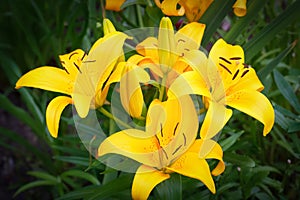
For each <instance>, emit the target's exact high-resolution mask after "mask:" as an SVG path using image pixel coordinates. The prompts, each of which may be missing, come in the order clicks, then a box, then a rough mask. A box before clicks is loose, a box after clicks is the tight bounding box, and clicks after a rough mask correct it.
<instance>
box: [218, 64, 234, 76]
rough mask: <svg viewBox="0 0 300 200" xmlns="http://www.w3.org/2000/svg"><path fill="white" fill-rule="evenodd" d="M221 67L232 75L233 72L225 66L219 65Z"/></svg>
mask: <svg viewBox="0 0 300 200" xmlns="http://www.w3.org/2000/svg"><path fill="white" fill-rule="evenodd" d="M219 65H220V66H221V67H223V68H224V69H225V70H226V71H227V72H228V73H229V74H232V73H231V71H230V70H229V69H228V68H227V67H226V66H225V65H223V64H221V63H219Z"/></svg>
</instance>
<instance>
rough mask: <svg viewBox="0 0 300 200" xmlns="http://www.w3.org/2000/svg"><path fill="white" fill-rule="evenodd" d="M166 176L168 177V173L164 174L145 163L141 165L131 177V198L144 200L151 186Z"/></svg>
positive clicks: (151, 188)
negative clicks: (132, 177)
mask: <svg viewBox="0 0 300 200" xmlns="http://www.w3.org/2000/svg"><path fill="white" fill-rule="evenodd" d="M168 178H170V175H169V174H165V173H163V172H161V171H158V170H156V169H154V168H152V167H148V166H146V165H141V166H140V167H139V168H138V170H137V171H136V174H135V176H134V179H133V183H132V198H133V199H139V200H143V199H145V200H146V199H147V198H148V197H149V195H150V193H151V191H152V190H153V188H154V187H155V186H156V185H158V184H159V183H161V182H163V181H164V180H167V179H168Z"/></svg>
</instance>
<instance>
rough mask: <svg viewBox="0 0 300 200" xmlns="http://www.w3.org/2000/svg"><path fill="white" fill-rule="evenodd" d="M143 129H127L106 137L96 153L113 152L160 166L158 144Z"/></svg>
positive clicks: (101, 154)
mask: <svg viewBox="0 0 300 200" xmlns="http://www.w3.org/2000/svg"><path fill="white" fill-rule="evenodd" d="M145 136H147V134H146V133H145V132H144V131H141V130H137V129H127V130H124V131H120V132H118V133H114V134H113V135H111V136H109V137H108V138H106V139H105V140H104V141H103V142H102V143H101V145H100V147H99V149H98V155H99V156H103V155H105V154H109V153H115V154H119V155H123V156H126V157H128V158H131V159H134V160H136V161H138V162H140V163H143V164H145V165H148V166H153V167H161V166H160V163H159V151H158V149H159V144H158V142H157V139H156V138H155V137H154V136H153V137H148V138H147V137H145Z"/></svg>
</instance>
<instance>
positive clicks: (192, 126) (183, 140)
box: [98, 95, 225, 199]
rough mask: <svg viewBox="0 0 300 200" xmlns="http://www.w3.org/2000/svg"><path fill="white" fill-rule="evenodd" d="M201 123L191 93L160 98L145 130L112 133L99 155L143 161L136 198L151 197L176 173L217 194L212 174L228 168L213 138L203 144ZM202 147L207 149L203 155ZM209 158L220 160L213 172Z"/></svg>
mask: <svg viewBox="0 0 300 200" xmlns="http://www.w3.org/2000/svg"><path fill="white" fill-rule="evenodd" d="M198 124H199V122H198V117H197V113H196V110H195V107H194V103H193V101H192V100H191V98H190V97H189V96H188V95H185V96H182V97H180V98H178V99H175V100H167V101H164V102H161V101H159V100H158V99H156V100H154V101H153V102H152V103H151V105H150V106H149V109H148V113H147V118H146V126H145V131H143V130H138V129H126V130H122V131H120V132H117V133H114V134H112V135H111V136H109V137H108V138H106V139H105V140H104V141H103V142H102V143H101V144H100V146H99V149H98V155H99V156H104V155H106V154H119V155H122V156H126V157H128V158H131V159H133V160H135V161H137V162H139V163H140V164H141V165H140V167H139V168H138V169H137V171H136V174H135V177H134V180H133V183H132V197H133V199H147V198H148V196H149V194H150V192H151V191H152V190H153V188H154V187H155V186H156V185H157V184H159V183H160V182H162V181H164V180H167V179H169V178H170V176H171V174H172V173H179V174H182V175H184V176H188V177H191V178H195V179H198V180H200V181H202V182H203V183H204V184H205V185H206V186H207V187H208V189H209V190H210V191H211V192H212V193H215V185H214V181H213V179H212V176H211V174H213V175H219V174H221V173H222V172H223V171H224V169H225V165H224V162H223V160H222V156H223V152H222V149H221V147H220V146H219V145H218V144H217V143H216V142H214V141H212V140H211V141H210V143H209V145H208V143H206V146H205V147H203V140H202V139H196V137H197V132H198ZM201 148H205V149H206V150H207V151H206V152H205V153H203V154H202V155H201V156H199V151H200V149H201ZM202 152H204V151H202ZM206 159H217V160H219V164H218V165H217V166H216V168H215V169H214V170H213V171H212V172H211V171H210V168H209V165H208V163H207V161H206Z"/></svg>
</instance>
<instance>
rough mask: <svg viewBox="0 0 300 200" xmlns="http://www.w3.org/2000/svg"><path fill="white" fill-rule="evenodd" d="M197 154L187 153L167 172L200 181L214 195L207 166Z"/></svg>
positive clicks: (212, 183) (213, 185)
mask: <svg viewBox="0 0 300 200" xmlns="http://www.w3.org/2000/svg"><path fill="white" fill-rule="evenodd" d="M198 155H199V154H198V153H194V152H190V151H187V152H186V153H184V154H183V155H182V156H181V157H180V158H179V159H178V160H176V161H175V162H174V163H173V164H172V165H171V166H170V167H167V169H168V170H170V171H173V172H176V173H179V174H182V175H184V176H188V177H191V178H195V179H198V180H200V181H201V182H203V183H204V185H206V187H207V188H208V189H209V190H210V191H211V192H212V193H216V189H215V183H214V181H213V179H212V176H211V173H210V169H209V166H208V164H207V162H206V160H205V159H201V158H199V156H198Z"/></svg>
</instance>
